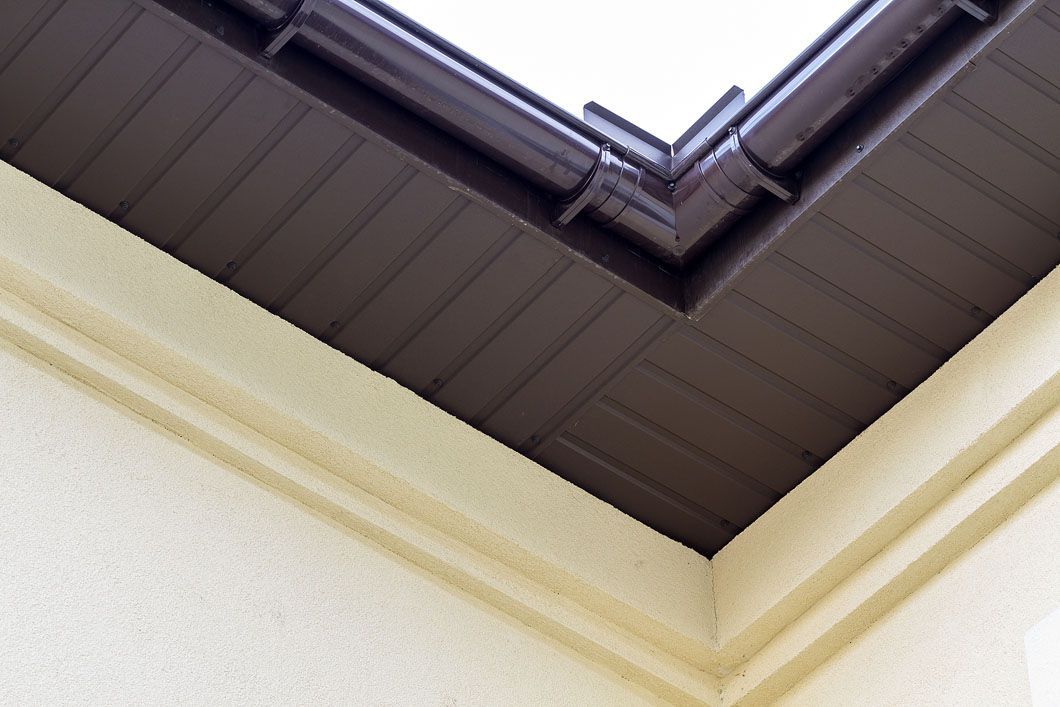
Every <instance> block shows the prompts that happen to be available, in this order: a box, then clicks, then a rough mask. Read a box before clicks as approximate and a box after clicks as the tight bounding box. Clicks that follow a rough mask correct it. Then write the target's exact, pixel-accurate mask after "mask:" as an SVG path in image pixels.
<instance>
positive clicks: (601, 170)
mask: <svg viewBox="0 0 1060 707" xmlns="http://www.w3.org/2000/svg"><path fill="white" fill-rule="evenodd" d="M228 2H229V4H230V5H233V6H234V7H236V8H238V9H239V10H241V11H242V12H244V13H246V14H247V15H249V16H250V17H251V18H252V19H253V20H254V21H255V22H257V23H259V25H260V26H261V27H262V28H263V29H264V30H265V31H266V39H265V41H264V44H263V52H264V53H265V54H266V55H267V56H271V55H273V54H275V53H276V52H278V51H280V49H282V47H283V46H284V45H285V44H286V43H287V42H289V41H294V42H295V43H296V44H298V45H299V46H301V47H303V48H305V49H307V50H308V51H310V52H311V53H313V54H315V55H316V56H318V57H320V58H321V59H323V60H325V61H327V62H328V63H330V64H332V65H334V66H336V67H338V68H340V69H342V70H343V71H345V72H347V73H348V74H349V75H351V76H353V77H354V78H356V79H358V80H360V81H362V82H364V83H367V84H369V85H371V86H372V87H374V88H376V89H377V90H379V91H380V92H381V93H383V94H384V95H387V96H389V97H390V98H392V99H393V100H395V101H397V102H399V103H401V104H402V105H403V106H405V107H406V108H408V109H409V110H411V111H413V112H414V113H416V114H417V115H419V116H421V117H423V118H424V119H426V120H427V121H428V122H431V123H432V124H434V125H436V126H437V127H439V128H441V129H443V130H445V131H446V132H448V133H450V134H452V135H454V136H455V137H458V138H459V139H461V140H462V141H464V142H465V143H467V144H469V145H471V146H472V147H474V148H475V149H477V150H479V151H480V152H482V153H484V154H486V155H489V156H490V157H492V158H493V159H494V160H496V161H497V162H499V163H501V164H503V165H505V166H507V167H508V168H510V169H511V170H512V171H514V172H516V173H517V174H520V175H521V176H523V177H524V178H526V179H527V180H528V181H530V182H532V183H533V184H535V185H537V186H538V187H540V188H542V189H545V190H547V191H548V192H549V193H551V194H552V195H554V196H555V197H556V200H557V202H558V206H557V210H556V214H555V218H554V223H555V224H556V225H558V226H563V225H565V224H566V223H569V222H570V220H571V219H573V218H574V217H575V216H577V215H578V214H586V215H588V216H589V217H590V218H592V219H593V220H594V221H596V222H598V223H600V224H602V225H603V226H605V227H607V228H609V229H611V230H613V231H615V232H617V233H618V234H620V235H622V236H623V237H624V238H626V239H628V240H629V241H631V242H633V243H635V244H636V245H638V246H639V247H640V248H642V249H643V250H645V251H647V252H648V253H650V254H651V255H653V256H655V257H657V258H659V259H661V260H663V261H664V262H666V263H669V264H671V265H678V266H680V265H682V264H684V263H687V262H690V261H691V260H693V259H695V258H696V257H698V256H699V255H701V254H702V253H703V251H704V249H705V248H706V247H707V246H708V245H710V244H711V243H712V242H714V241H716V240H717V239H718V238H719V237H720V236H721V235H722V234H723V233H724V232H725V231H726V230H727V229H728V228H729V227H731V226H732V224H733V223H735V222H736V221H737V220H738V219H740V218H741V217H742V216H744V215H745V214H747V213H748V212H749V211H750V210H751V209H752V208H753V207H754V205H755V204H756V203H757V202H758V201H759V200H760V199H761V198H762V197H763V196H764V195H766V194H770V193H771V194H773V195H774V196H776V197H778V198H781V199H783V200H784V201H787V202H789V203H794V202H795V201H797V200H798V196H799V190H798V183H797V180H796V178H795V175H796V174H797V171H798V167H799V164H800V162H801V161H802V160H803V159H804V158H805V157H806V156H807V155H808V154H809V153H810V152H811V151H812V150H813V149H814V148H815V147H817V146H818V145H819V144H820V143H821V142H822V141H823V140H824V139H825V138H827V137H828V135H830V134H831V133H832V132H833V131H834V130H835V129H836V128H837V127H838V126H839V125H840V124H841V123H842V122H843V121H845V120H846V119H847V118H848V117H849V116H850V115H851V114H853V113H854V112H855V111H856V110H857V109H858V108H859V107H861V106H862V105H863V104H864V103H865V102H866V101H867V100H868V99H869V98H870V97H871V96H872V95H874V94H875V93H876V92H877V91H879V89H880V88H881V87H882V86H883V85H884V84H886V83H887V82H888V81H889V80H890V79H891V78H893V77H894V75H895V74H896V73H897V72H898V71H900V70H901V69H902V68H903V67H904V66H906V65H907V64H908V63H909V62H910V61H911V60H912V59H913V58H914V57H915V56H916V55H917V54H919V53H920V52H921V51H923V49H924V48H925V47H926V46H927V45H928V44H930V43H931V41H932V40H933V39H934V38H935V37H937V36H938V35H939V34H940V33H941V32H943V31H944V30H945V29H946V28H947V27H949V26H950V25H951V24H952V23H953V22H954V21H955V20H956V19H957V17H958V16H960V14H961V11H962V10H963V11H965V12H968V13H969V14H972V15H974V16H976V17H977V19H980V20H982V21H991V20H992V19H993V17H994V16H996V13H994V12H992V10H991V8H990V7H989V2H988V0H875V1H871V0H862V2H859V3H857V4H856V5H855V6H854V7H852V8H851V10H850V11H848V12H847V13H846V14H845V15H844V16H843V17H842V18H840V20H839V21H838V22H836V23H835V24H834V25H833V26H832V27H831V28H830V29H829V30H828V31H827V32H826V33H825V34H824V35H822V37H821V38H820V39H819V40H818V41H817V42H815V43H814V45H812V46H811V47H810V48H809V49H808V50H807V51H806V52H804V53H803V55H802V56H800V57H799V59H797V60H796V62H794V63H793V64H792V65H790V66H789V67H788V68H787V69H785V71H784V72H782V73H781V75H780V76H779V77H778V78H777V79H775V80H774V81H773V82H771V83H770V85H769V86H767V87H766V89H764V90H763V91H761V92H760V93H759V95H758V96H756V98H755V99H754V101H753V103H751V104H749V105H744V104H743V103H742V93H740V92H739V91H738V89H734V91H731V92H730V93H729V94H727V95H726V98H725V99H723V101H722V102H720V103H719V105H717V106H715V108H713V109H712V110H711V111H708V113H707V114H706V115H705V116H704V118H702V119H701V120H700V121H699V122H697V124H696V125H694V126H693V127H692V128H691V129H690V130H689V131H688V132H687V133H686V135H685V136H683V137H682V139H681V140H679V141H678V142H677V143H675V145H672V146H671V145H666V144H664V143H661V142H660V141H658V140H656V139H654V138H652V137H651V136H650V135H646V134H645V133H643V132H642V131H639V130H638V129H637V128H636V127H635V126H632V125H629V124H628V123H625V122H624V121H622V120H621V119H620V118H618V117H617V116H613V115H611V114H609V113H607V111H604V110H602V109H599V108H598V107H595V106H594V104H590V105H589V106H587V107H586V119H587V120H586V121H580V120H578V119H577V118H574V117H573V116H571V115H569V114H567V113H565V112H564V111H562V110H560V109H559V108H557V107H556V106H554V105H553V104H551V103H549V102H548V101H546V100H544V99H543V98H541V97H540V96H537V95H536V94H534V93H532V92H530V91H529V90H527V89H526V88H524V87H522V86H520V85H518V84H517V83H515V82H514V81H512V80H511V79H508V78H507V77H505V76H503V75H502V74H500V73H498V72H497V71H495V70H493V69H491V68H490V67H488V66H486V65H485V64H483V63H482V62H480V61H479V60H477V59H475V58H474V57H471V56H470V55H468V54H466V53H465V52H463V51H461V50H460V49H458V48H456V47H454V46H453V45H451V44H449V43H448V42H446V41H445V40H443V39H441V38H440V37H437V36H436V35H434V34H433V33H431V32H429V31H428V30H426V29H425V28H423V27H421V26H420V25H417V24H416V23H414V22H412V21H411V20H409V19H408V18H406V17H404V16H403V15H401V14H400V13H397V12H396V11H394V10H393V9H391V8H390V7H388V6H386V5H385V4H383V3H380V2H377V1H376V0H228Z"/></svg>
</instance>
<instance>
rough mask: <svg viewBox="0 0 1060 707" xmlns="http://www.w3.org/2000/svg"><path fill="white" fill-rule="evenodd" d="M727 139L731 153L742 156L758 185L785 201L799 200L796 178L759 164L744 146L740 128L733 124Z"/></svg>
mask: <svg viewBox="0 0 1060 707" xmlns="http://www.w3.org/2000/svg"><path fill="white" fill-rule="evenodd" d="M729 141H730V142H731V143H732V147H733V148H734V149H733V150H732V152H733V154H736V155H739V156H740V157H742V161H743V167H744V169H745V170H746V172H747V174H748V175H749V176H750V177H751V178H752V179H753V180H754V182H755V183H756V184H757V185H758V186H760V187H762V188H763V189H765V190H766V191H768V192H769V193H770V194H772V195H773V196H775V197H777V198H778V199H780V200H781V201H784V202H785V203H788V204H794V203H795V202H797V201H798V200H799V182H798V180H796V179H793V178H792V177H785V176H783V175H780V174H776V173H774V172H771V171H769V170H768V169H766V168H765V167H763V166H762V165H761V164H759V163H758V160H757V159H755V157H754V155H752V154H751V153H750V151H748V150H747V148H745V147H744V144H743V141H742V140H741V139H740V129H739V128H738V127H736V126H735V125H734V126H732V127H731V128H729Z"/></svg>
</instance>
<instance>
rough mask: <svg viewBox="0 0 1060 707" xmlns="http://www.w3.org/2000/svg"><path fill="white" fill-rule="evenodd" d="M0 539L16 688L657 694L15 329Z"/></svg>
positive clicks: (392, 700) (465, 695)
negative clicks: (192, 441) (115, 394)
mask: <svg viewBox="0 0 1060 707" xmlns="http://www.w3.org/2000/svg"><path fill="white" fill-rule="evenodd" d="M0 538H2V540H0V637H2V638H0V676H2V678H0V703H3V704H55V703H67V704H68V703H73V702H76V703H84V702H88V703H94V704H123V703H124V704H128V703H131V702H165V703H171V702H175V701H179V702H193V703H201V704H206V703H216V702H217V701H219V700H224V701H235V702H238V703H247V702H251V703H276V702H285V703H291V704H293V703H298V704H309V703H347V704H348V703H360V704H365V703H367V704H417V705H418V704H461V705H463V704H505V705H510V704H594V703H595V704H640V703H642V701H644V700H645V699H646V698H645V697H644V693H643V692H642V691H640V690H638V689H637V688H635V687H634V686H632V685H631V684H630V683H628V682H626V681H624V680H622V679H621V678H620V677H618V676H617V675H615V674H614V673H613V672H610V671H608V670H604V669H602V668H600V667H598V666H595V665H593V664H592V663H590V662H588V661H586V660H585V659H584V658H581V657H580V656H578V655H576V654H575V653H573V652H572V651H570V650H567V649H565V648H563V647H561V646H560V645H558V644H557V643H555V642H553V641H551V640H549V639H546V638H544V637H542V636H541V635H539V634H537V633H535V632H534V631H532V630H530V629H528V628H527V627H526V626H523V625H521V624H519V623H518V622H516V621H514V620H513V619H511V618H510V617H506V616H504V615H502V614H501V613H500V612H498V611H496V610H495V609H492V608H491V607H489V606H487V605H485V604H483V603H481V602H478V601H476V600H474V599H472V598H470V597H469V596H467V595H465V594H463V593H461V592H458V591H455V590H450V589H446V588H445V587H444V585H442V584H439V583H438V582H437V581H435V580H433V579H432V578H430V577H428V576H425V575H424V573H423V572H420V571H418V570H417V569H416V568H414V567H413V566H411V565H409V564H408V563H407V562H405V561H403V560H402V559H400V558H398V557H396V556H395V555H393V554H391V553H389V552H387V551H385V550H383V549H381V548H380V547H378V546H376V545H374V544H373V543H371V542H369V541H367V540H366V539H364V538H363V537H360V536H357V535H354V534H351V533H350V532H348V531H346V530H344V529H342V528H340V527H337V526H336V525H334V524H331V523H329V522H327V521H326V520H325V519H323V518H320V517H319V516H315V515H312V514H310V513H308V512H307V511H306V510H305V509H304V508H302V507H300V506H299V505H297V504H295V503H293V502H291V501H289V500H286V499H284V498H282V497H280V496H278V495H276V494H275V493H274V492H272V491H270V490H268V489H266V488H264V487H262V486H260V485H259V484H257V483H255V482H254V481H252V480H251V479H249V478H247V477H245V476H242V475H240V474H239V473H238V472H235V471H234V470H233V469H231V468H229V467H227V466H226V465H224V464H222V463H220V462H219V461H217V460H216V459H213V458H211V457H209V456H207V455H205V454H203V453H201V452H198V451H196V450H194V449H192V448H190V447H189V446H188V445H186V444H184V443H182V441H181V440H180V439H178V438H176V437H174V436H173V435H170V434H168V433H166V432H164V431H163V430H160V429H159V428H157V427H155V426H154V425H152V424H151V423H149V422H147V421H145V420H143V419H137V418H136V417H135V416H132V415H130V414H129V413H128V411H127V410H125V409H123V408H121V407H120V406H118V405H116V404H114V403H113V402H109V401H106V400H105V399H100V398H99V396H98V395H97V394H95V393H94V391H91V390H88V389H86V388H85V387H84V386H80V385H78V384H76V383H75V382H74V381H72V380H71V379H69V378H67V377H66V376H64V375H63V374H61V373H59V372H57V371H55V369H52V368H50V367H49V366H47V365H46V364H43V363H41V362H39V361H36V360H34V359H32V357H29V356H27V355H26V354H23V353H22V352H18V351H17V350H12V347H10V346H7V345H4V346H0Z"/></svg>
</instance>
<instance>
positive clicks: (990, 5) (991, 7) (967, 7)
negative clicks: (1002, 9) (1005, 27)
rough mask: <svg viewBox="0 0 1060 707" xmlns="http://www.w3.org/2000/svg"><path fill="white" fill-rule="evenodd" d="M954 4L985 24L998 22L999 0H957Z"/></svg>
mask: <svg viewBox="0 0 1060 707" xmlns="http://www.w3.org/2000/svg"><path fill="white" fill-rule="evenodd" d="M954 4H956V5H957V7H959V8H961V9H962V10H964V11H965V12H967V13H968V14H969V15H971V16H972V17H974V18H975V19H977V20H979V21H980V22H982V23H983V24H987V25H992V24H994V23H995V22H997V9H998V8H997V5H998V0H957V1H956V3H954Z"/></svg>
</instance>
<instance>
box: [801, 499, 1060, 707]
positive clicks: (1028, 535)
mask: <svg viewBox="0 0 1060 707" xmlns="http://www.w3.org/2000/svg"><path fill="white" fill-rule="evenodd" d="M1058 558H1060V482H1054V483H1053V484H1051V485H1050V486H1049V487H1048V488H1047V489H1045V490H1044V491H1042V492H1041V493H1040V494H1038V496H1036V497H1035V498H1034V499H1032V500H1031V501H1030V502H1029V503H1028V504H1027V505H1025V506H1024V507H1023V508H1022V509H1021V510H1020V511H1019V512H1018V513H1016V514H1015V515H1014V516H1013V517H1012V518H1010V519H1009V520H1007V521H1006V522H1005V523H1003V524H1002V525H1001V526H999V527H998V528H997V529H996V530H994V532H992V533H991V534H990V535H988V536H987V537H986V538H984V539H983V540H982V541H981V542H980V543H979V544H977V545H976V546H975V547H973V548H972V549H971V550H970V551H969V552H968V553H966V554H965V555H964V556H962V557H961V558H960V559H958V560H957V561H956V562H954V563H953V564H952V565H951V566H950V567H948V568H947V569H946V570H945V571H944V572H942V573H940V574H939V575H937V576H936V577H935V578H934V579H932V580H931V581H929V582H928V583H927V584H925V585H924V586H922V587H921V588H920V589H918V590H917V591H916V592H914V593H913V594H912V595H910V596H909V597H908V598H907V599H906V600H905V601H904V602H902V604H900V605H899V606H898V607H896V608H895V609H894V610H893V611H892V612H891V613H889V614H888V615H886V616H885V617H883V618H882V619H881V620H880V621H878V622H877V623H876V624H874V625H873V626H871V627H870V628H869V629H868V630H867V631H865V633H863V634H862V635H861V636H859V637H858V638H857V639H856V640H854V641H853V642H851V644H850V645H848V646H847V647H846V648H844V649H843V650H841V651H840V652H838V653H836V654H835V655H834V656H833V657H832V658H831V659H830V660H828V661H827V662H826V663H824V664H823V665H822V666H820V667H819V668H818V669H817V670H816V671H814V672H813V673H811V674H810V675H809V676H807V677H806V678H805V679H803V680H802V681H801V682H800V683H799V684H798V685H797V686H796V687H795V688H794V689H792V690H791V691H790V692H789V693H788V694H787V695H785V696H784V698H783V699H782V700H781V701H780V702H781V704H790V705H849V704H852V699H853V698H854V697H855V696H856V702H857V704H859V705H1024V704H1030V701H1031V688H1030V680H1029V675H1028V671H1027V656H1026V652H1025V650H1024V635H1025V634H1026V633H1027V631H1028V629H1030V628H1031V627H1032V626H1034V625H1035V624H1036V623H1038V622H1039V621H1040V620H1041V619H1042V618H1043V617H1044V616H1046V615H1047V614H1049V612H1050V611H1052V610H1054V609H1056V608H1057V607H1058V606H1060V561H1058ZM1053 669H1054V670H1055V671H1057V672H1060V665H1056V666H1054V667H1053Z"/></svg>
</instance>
